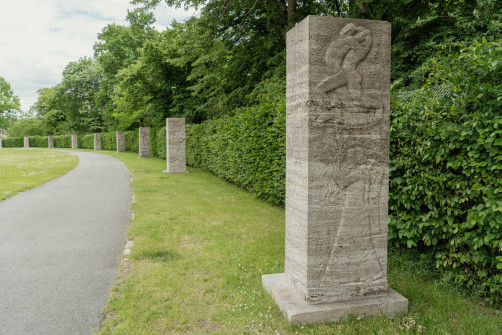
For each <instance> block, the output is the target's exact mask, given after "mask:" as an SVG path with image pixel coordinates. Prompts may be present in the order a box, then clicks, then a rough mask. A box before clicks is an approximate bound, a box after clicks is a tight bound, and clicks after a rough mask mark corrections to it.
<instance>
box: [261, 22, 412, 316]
mask: <svg viewBox="0 0 502 335" xmlns="http://www.w3.org/2000/svg"><path fill="white" fill-rule="evenodd" d="M390 28H391V27H390V24H389V23H387V22H382V21H368V20H356V19H340V18H332V17H317V16H309V17H307V18H306V19H304V20H303V21H302V22H301V23H299V24H298V25H297V26H296V27H295V28H293V29H291V30H290V31H289V32H288V36H287V41H288V44H287V65H286V68H287V80H286V82H287V89H286V96H287V98H286V106H287V110H286V260H285V273H284V274H281V275H280V277H264V279H263V280H264V285H265V286H266V288H267V290H269V291H271V292H272V291H274V290H275V289H279V288H281V290H282V288H285V287H288V288H294V291H295V292H296V293H295V294H297V296H298V297H299V298H298V301H303V304H304V305H305V308H307V306H311V307H309V308H310V309H309V310H312V311H315V310H317V309H318V308H321V307H319V306H321V305H322V306H324V305H326V306H327V304H331V305H330V306H331V307H326V308H328V310H331V311H332V309H333V308H335V310H336V308H341V309H340V310H337V311H335V312H333V311H332V312H330V313H331V315H333V319H332V320H338V319H339V318H340V315H341V314H344V313H347V312H348V311H347V310H346V309H347V308H348V307H347V308H346V307H340V306H342V305H340V303H339V302H342V301H351V300H354V304H352V303H350V304H343V306H353V307H354V308H355V309H354V311H355V312H357V311H358V308H357V306H358V304H357V303H355V301H362V300H361V299H370V300H371V299H377V300H378V302H377V303H376V305H375V306H380V305H382V304H383V305H386V306H387V305H389V306H390V307H389V308H386V309H385V311H388V312H389V313H390V314H392V313H394V311H399V312H406V308H407V307H406V306H407V305H406V306H405V307H403V306H404V305H403V303H402V299H404V300H406V299H405V298H402V299H401V298H400V299H401V300H399V299H398V300H399V304H398V305H396V306H394V305H393V304H394V300H395V299H394V298H392V299H391V298H390V296H389V292H391V291H389V290H390V289H389V288H388V285H387V224H388V223H387V221H388V214H387V212H388V209H387V202H388V183H389V181H388V180H389V178H388V175H389V168H388V166H389V114H390V113H389V111H390ZM267 278H268V279H267ZM272 278H280V280H281V282H283V283H282V284H280V285H279V284H278V285H279V286H274V285H273V284H270V282H271V281H273V280H272ZM392 292H393V291H392ZM393 294H394V293H393ZM395 294H397V293H395ZM395 294H394V295H395ZM272 295H273V296H274V297H275V298H276V301H277V302H278V303H279V300H280V299H279V300H278V298H277V297H280V296H281V294H279V293H277V292H273V294H272ZM394 295H393V296H392V297H394ZM285 299H286V298H285ZM287 299H289V298H287ZM287 299H286V300H287ZM295 299H296V298H295ZM389 299H390V300H389ZM281 301H282V300H281ZM333 304H334V305H333ZM371 304H373V302H372V303H371ZM286 305H287V304H286ZM286 305H285V306H286ZM314 305H319V306H318V307H316V308H317V309H316V308H314V309H312V308H313V307H312V306H314ZM288 306H289V305H288ZM333 306H334V307H333ZM336 306H338V307H336ZM394 307H395V308H394ZM281 308H283V307H281ZM284 308H285V309H287V307H284ZM322 308H324V307H322ZM322 308H321V310H322ZM351 308H352V307H351ZM361 308H362V307H361ZM375 308H376V307H371V308H370V310H373V309H375ZM349 309H350V308H349ZM376 309H377V310H378V308H376ZM363 310H365V311H366V309H364V308H363ZM288 313H290V312H286V311H285V314H286V315H289V314H288ZM291 313H292V312H291ZM319 313H321V314H323V313H324V312H319ZM328 314H329V313H328ZM323 315H324V314H323ZM309 318H312V320H314V319H316V317H314V316H311V317H309ZM309 318H307V319H305V320H306V321H299V322H310V321H308V320H310V319H309ZM320 319H322V320H323V321H328V319H325V318H324V317H320ZM320 319H319V320H320ZM330 320H331V319H330Z"/></svg>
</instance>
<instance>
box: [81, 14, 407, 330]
mask: <svg viewBox="0 0 502 335" xmlns="http://www.w3.org/2000/svg"><path fill="white" fill-rule="evenodd" d="M390 31H391V27H390V24H389V23H387V22H382V21H370V20H357V19H342V18H333V17H319V16H308V17H307V18H305V19H304V20H303V21H302V22H300V23H299V24H297V25H296V26H295V27H294V28H293V29H291V30H290V31H289V32H288V35H287V47H286V49H287V50H286V54H287V57H286V86H287V89H286V92H287V93H286V203H285V208H286V238H285V241H286V246H285V247H286V248H285V250H286V254H285V256H286V257H285V271H284V273H278V274H267V275H263V277H262V283H263V286H264V288H265V290H266V291H267V292H269V294H270V295H271V296H272V297H273V299H274V300H275V302H276V303H277V305H278V306H279V308H280V309H281V311H282V312H283V314H284V315H285V317H286V318H287V320H289V321H290V322H292V323H315V322H328V321H340V320H345V319H346V318H347V317H348V316H349V315H354V316H367V315H379V314H383V315H389V316H396V315H401V314H405V313H407V310H408V300H407V299H406V298H405V297H403V296H402V295H400V294H399V293H397V292H396V291H394V290H392V289H391V288H390V287H388V284H387V225H388V184H389V166H388V164H389V163H388V162H389V157H388V155H389V127H390V121H389V115H390V112H389V111H390ZM97 135H98V136H95V144H97V145H98V144H100V143H99V142H100V141H99V138H100V137H99V134H97ZM120 136H122V137H120ZM73 142H75V143H76V138H75V141H72V143H73ZM117 144H118V145H123V133H122V134H121V135H119V132H117ZM96 148H97V147H96ZM117 151H119V150H118V149H117ZM166 155H167V169H166V171H165V172H186V168H185V120H184V119H180V118H169V119H167V120H166ZM149 156H150V129H149V128H140V129H139V157H149Z"/></svg>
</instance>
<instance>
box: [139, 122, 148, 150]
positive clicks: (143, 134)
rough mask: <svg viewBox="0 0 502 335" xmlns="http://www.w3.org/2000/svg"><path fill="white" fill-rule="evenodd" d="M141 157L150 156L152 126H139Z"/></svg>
mask: <svg viewBox="0 0 502 335" xmlns="http://www.w3.org/2000/svg"><path fill="white" fill-rule="evenodd" d="M139 157H140V158H148V157H150V128H149V127H139Z"/></svg>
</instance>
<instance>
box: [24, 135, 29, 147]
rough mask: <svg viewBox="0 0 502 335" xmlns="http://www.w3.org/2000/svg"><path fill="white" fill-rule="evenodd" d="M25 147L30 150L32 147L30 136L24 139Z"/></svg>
mask: <svg viewBox="0 0 502 335" xmlns="http://www.w3.org/2000/svg"><path fill="white" fill-rule="evenodd" d="M24 147H25V148H29V147H30V138H29V137H28V136H25V137H24Z"/></svg>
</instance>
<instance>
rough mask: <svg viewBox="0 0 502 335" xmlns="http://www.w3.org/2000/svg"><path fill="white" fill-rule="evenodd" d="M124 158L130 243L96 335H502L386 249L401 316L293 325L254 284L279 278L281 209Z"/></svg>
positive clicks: (419, 268) (416, 265) (501, 321)
mask: <svg viewBox="0 0 502 335" xmlns="http://www.w3.org/2000/svg"><path fill="white" fill-rule="evenodd" d="M103 153H106V154H109V155H111V156H114V157H117V158H119V159H121V160H122V161H123V162H124V163H125V165H126V166H127V168H128V169H129V171H130V172H131V177H132V178H133V181H132V187H133V189H134V191H133V192H134V195H135V202H134V204H133V210H134V212H135V218H134V219H133V220H131V225H130V227H129V231H128V236H129V239H130V240H133V241H134V246H133V247H132V248H131V255H130V256H129V259H127V260H124V261H123V264H122V267H121V274H120V278H119V280H118V282H117V284H116V285H115V287H114V289H113V293H112V296H111V298H110V300H109V303H108V306H107V307H106V308H105V312H106V313H107V314H108V317H107V319H106V320H105V321H104V323H103V327H102V328H101V330H100V331H99V334H120V335H124V334H134V335H140V334H145V335H146V334H148V335H150V334H354V335H361V334H384V335H387V334H466V335H467V334H468V335H475V334H480V335H481V334H483V335H484V334H494V335H495V334H501V330H502V315H501V313H500V312H499V311H497V310H495V309H492V308H488V307H483V304H482V303H481V302H480V301H479V300H476V299H475V298H473V297H466V296H465V294H462V293H461V292H458V291H456V290H455V289H453V288H452V287H451V286H449V285H445V284H441V283H439V282H437V281H436V280H435V279H434V270H433V269H431V267H430V266H429V265H428V264H427V262H425V261H423V260H420V257H419V256H418V255H416V254H415V253H413V252H410V251H405V250H391V251H390V253H389V282H390V286H391V287H392V288H394V289H395V290H396V291H398V292H399V293H401V294H402V295H404V296H405V297H407V298H408V299H409V301H410V304H409V314H408V315H407V316H406V317H399V318H386V317H372V318H362V319H359V320H358V319H350V320H349V321H348V322H345V323H338V324H337V323H331V324H319V325H308V326H291V325H289V324H288V323H287V322H286V321H284V318H283V317H282V315H281V313H280V312H279V310H278V308H277V307H276V305H275V303H274V302H273V301H272V299H271V298H270V297H269V296H268V295H267V294H266V292H265V291H264V290H263V288H262V285H261V275H262V274H268V273H278V272H283V270H284V209H283V208H279V207H275V206H272V205H270V204H267V203H264V202H262V201H260V200H257V199H256V198H254V197H253V196H252V195H250V194H248V193H246V192H245V191H243V190H241V189H240V188H238V187H236V186H234V185H231V184H229V183H226V182H224V181H222V180H220V179H218V178H216V177H215V176H213V175H211V174H210V173H208V172H206V171H204V170H200V169H196V168H190V173H189V174H165V173H162V170H164V169H165V164H166V163H165V161H163V160H160V159H155V158H150V159H138V158H137V156H138V155H137V154H135V153H121V154H117V153H112V152H106V151H105V152H103Z"/></svg>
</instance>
